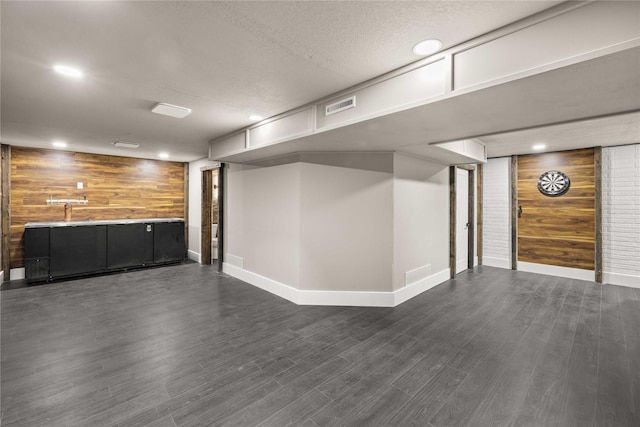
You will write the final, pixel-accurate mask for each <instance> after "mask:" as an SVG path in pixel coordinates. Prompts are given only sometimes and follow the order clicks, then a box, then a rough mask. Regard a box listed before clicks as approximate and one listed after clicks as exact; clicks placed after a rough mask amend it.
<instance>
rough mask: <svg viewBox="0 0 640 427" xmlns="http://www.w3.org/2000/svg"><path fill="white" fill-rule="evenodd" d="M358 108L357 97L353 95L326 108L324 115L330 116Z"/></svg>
mask: <svg viewBox="0 0 640 427" xmlns="http://www.w3.org/2000/svg"><path fill="white" fill-rule="evenodd" d="M355 106H356V96H355V95H353V96H352V97H351V98H347V99H343V100H341V101H338V102H334V103H333V104H329V105H327V106H326V107H324V115H325V116H330V115H332V114H335V113H339V112H340V111H344V110H348V109H350V108H355Z"/></svg>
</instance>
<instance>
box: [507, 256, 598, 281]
mask: <svg viewBox="0 0 640 427" xmlns="http://www.w3.org/2000/svg"><path fill="white" fill-rule="evenodd" d="M518 270H519V271H527V272H529V273H539V274H548V275H550V276H558V277H566V278H568V279H577V280H588V281H590V282H595V280H596V273H595V271H593V270H583V269H581V268H570V267H559V266H557V265H546V264H534V263H531V262H521V261H518Z"/></svg>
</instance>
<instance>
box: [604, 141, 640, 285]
mask: <svg viewBox="0 0 640 427" xmlns="http://www.w3.org/2000/svg"><path fill="white" fill-rule="evenodd" d="M602 256H603V257H602V258H603V259H602V264H603V265H602V270H603V281H604V283H611V284H616V285H625V286H633V287H637V288H640V144H634V145H626V146H620V147H606V148H603V149H602Z"/></svg>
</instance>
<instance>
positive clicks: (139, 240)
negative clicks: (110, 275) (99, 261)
mask: <svg viewBox="0 0 640 427" xmlns="http://www.w3.org/2000/svg"><path fill="white" fill-rule="evenodd" d="M145 229H146V225H145V224H114V225H109V226H107V268H108V269H118V268H127V267H139V266H141V265H143V264H144V233H145Z"/></svg>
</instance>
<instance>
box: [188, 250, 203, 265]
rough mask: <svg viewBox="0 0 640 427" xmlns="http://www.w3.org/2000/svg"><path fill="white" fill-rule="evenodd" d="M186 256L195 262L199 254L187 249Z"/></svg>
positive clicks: (197, 260) (198, 259)
mask: <svg viewBox="0 0 640 427" xmlns="http://www.w3.org/2000/svg"><path fill="white" fill-rule="evenodd" d="M187 257H189V259H190V260H192V261H195V262H197V263H199V262H200V254H199V253H198V252H196V251H192V250H191V249H189V250H188V251H187Z"/></svg>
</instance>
